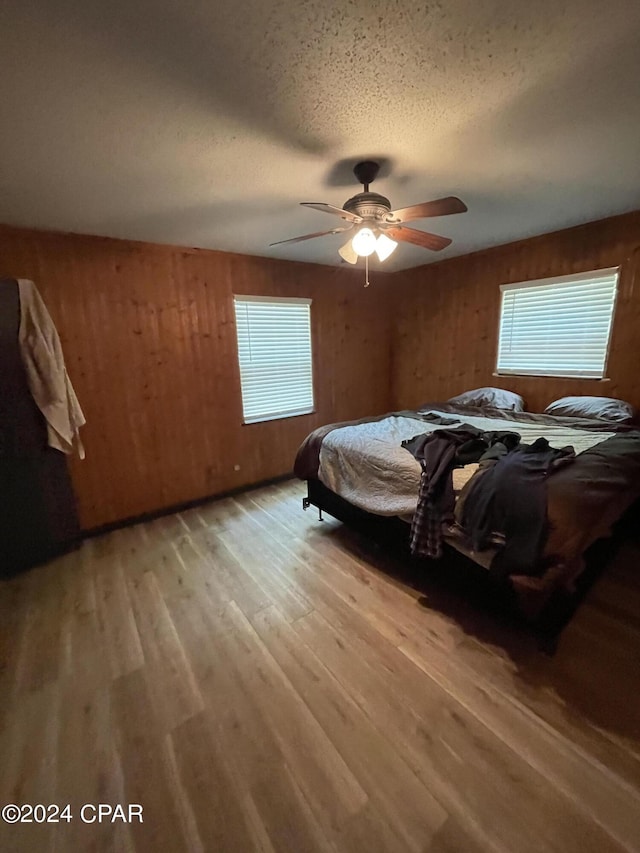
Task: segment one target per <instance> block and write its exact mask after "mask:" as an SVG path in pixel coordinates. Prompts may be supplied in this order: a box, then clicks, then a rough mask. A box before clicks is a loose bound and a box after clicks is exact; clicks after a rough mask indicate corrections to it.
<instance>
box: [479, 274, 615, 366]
mask: <svg viewBox="0 0 640 853" xmlns="http://www.w3.org/2000/svg"><path fill="white" fill-rule="evenodd" d="M606 276H615V286H614V294H613V302H612V305H611V319H610V322H609V332H608V337H607V345H606V348H605V354H604V360H603V364H602V375H601V376H581V375H579V374H576V373H566V372H564V373H563V372H561V371H560V370H558V371H557V372H552V373H549V372H542V371H535V372H534V371H533V370H531V371H529V372H521V371H516V370H509V369H508V368H507V369H505V368H502V369H501V368H500V341H501V338H502V325H503V308H504V298H505V293H509V292H511V291H514V290H527V289H534V288H535V287H541V286H553V285H558V286H562V285H565V284H572V283H578V282H588V281H589V279H591V280H595V279H597V278H604V277H606ZM619 290H620V266H615V267H605V268H603V269H595V270H585V271H584V272H581V273H571V274H570V275H560V276H548V277H546V278H538V279H531V280H529V281H518V282H513V283H508V284H501V285H500V305H499V308H498V335H497V346H496V356H495V368H494V376H524V377H528V378H531V379H535V378H547V379H574V380H585V379H586V380H588V381H590V382H608V381H609V379H608V377H607V370H608V367H609V355H610V352H611V339H612V337H613V329H614V323H615V317H616V307H617V304H618V294H619Z"/></svg>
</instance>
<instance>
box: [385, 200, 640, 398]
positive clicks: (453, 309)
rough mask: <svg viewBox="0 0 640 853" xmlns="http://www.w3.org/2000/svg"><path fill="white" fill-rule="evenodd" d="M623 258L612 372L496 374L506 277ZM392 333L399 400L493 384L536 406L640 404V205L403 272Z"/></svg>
mask: <svg viewBox="0 0 640 853" xmlns="http://www.w3.org/2000/svg"><path fill="white" fill-rule="evenodd" d="M618 265H620V267H621V274H620V283H619V292H618V301H617V306H616V313H615V318H614V325H613V331H612V337H611V347H610V354H609V363H608V370H607V376H608V379H609V381H599V380H593V379H555V378H545V377H520V376H503V377H500V376H495V375H494V370H495V363H496V356H497V338H498V325H499V311H500V288H499V285H501V284H506V283H508V282H517V281H527V280H531V279H537V278H544V277H545V276H554V275H568V274H570V273H576V272H583V271H585V270H592V269H602V268H605V267H612V266H618ZM394 291H395V293H396V295H397V299H398V305H397V313H396V324H395V333H394V338H393V342H392V353H393V356H392V361H393V363H392V389H393V394H392V400H393V405H394V407H395V408H404V407H412V406H415V405H419V404H420V403H421V402H425V401H427V400H444V399H447V398H448V397H451V396H453V395H454V394H459V393H460V392H462V391H466V390H468V389H470V388H478V387H481V386H484V385H493V386H496V387H501V388H509V389H511V390H513V391H517V392H518V393H519V394H522V396H523V397H524V398H525V401H526V403H527V408H528V409H529V410H530V411H538V412H540V411H542V410H543V409H544V407H545V406H546V405H548V404H549V403H550V402H551V401H552V400H555V399H557V398H558V397H562V396H565V395H567V394H593V395H597V396H606V397H619V398H621V399H624V400H628V401H629V402H631V403H633V404H634V405H635V406H637V407H638V408H640V212H635V213H630V214H626V215H624V216H616V217H612V218H610V219H604V220H601V221H599V222H591V223H589V224H587V225H583V226H579V227H577V228H570V229H565V230H563V231H556V232H554V233H552V234H545V235H542V236H540V237H535V238H532V239H529V240H521V241H519V242H517V243H510V244H508V245H505V246H498V247H496V248H494V249H488V250H486V251H482V252H476V253H474V254H471V255H465V256H462V257H459V258H452V259H451V260H448V261H443V262H441V263H439V264H432V265H428V266H424V267H419V268H416V269H413V270H409V271H407V272H405V273H401V274H397V276H396V279H395V280H394Z"/></svg>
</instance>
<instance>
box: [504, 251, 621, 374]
mask: <svg viewBox="0 0 640 853" xmlns="http://www.w3.org/2000/svg"><path fill="white" fill-rule="evenodd" d="M617 285H618V268H617V267H616V268H614V269H606V270H595V271H594V272H586V273H580V274H579V275H567V276H562V277H559V278H547V279H542V280H540V281H525V282H521V283H520V284H504V285H502V287H501V288H500V289H501V291H502V307H501V311H500V333H499V338H498V364H497V372H498V373H502V374H523V375H527V376H582V377H589V378H594V379H601V378H602V377H604V372H605V367H606V362H607V353H608V349H609V336H610V334H611V320H612V317H613V309H614V305H615V299H616V291H617Z"/></svg>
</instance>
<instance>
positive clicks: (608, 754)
mask: <svg viewBox="0 0 640 853" xmlns="http://www.w3.org/2000/svg"><path fill="white" fill-rule="evenodd" d="M303 493H304V486H303V485H302V484H300V483H297V482H288V483H286V484H284V485H280V486H271V487H268V488H263V489H257V490H254V491H250V492H247V493H245V494H243V495H241V496H239V497H236V498H228V499H225V500H221V501H217V502H213V503H210V504H207V505H205V506H202V507H199V508H197V509H193V510H190V511H188V512H185V513H181V514H178V515H174V516H169V517H166V518H163V519H159V520H156V521H153V522H150V523H148V524H143V525H138V526H136V527H131V528H128V529H125V530H120V531H116V532H114V533H111V534H108V535H106V536H103V537H101V538H98V539H94V540H90V541H87V542H85V543H84V545H83V546H82V548H81V549H80V550H78V551H77V552H75V553H73V554H70V555H67V556H65V557H63V558H60V559H58V560H56V561H55V562H52V563H50V564H49V565H47V566H45V567H41V568H38V569H35V570H32V571H31V572H28V573H25V574H23V575H21V576H20V577H17V578H14V579H13V580H11V581H4V582H2V584H1V585H0V619H1V623H0V624H1V629H2V669H1V670H0V694H1V697H2V699H1V706H0V767H1V776H0V805H4V804H5V803H16V804H18V805H20V804H23V803H44V804H48V803H57V804H59V805H60V806H64V805H65V804H66V803H70V804H71V811H72V813H73V815H74V818H73V820H72V821H71V822H70V823H65V822H62V823H57V824H37V823H30V824H16V825H8V824H6V823H4V824H0V849H2V850H3V851H36V850H37V851H65V853H66V851H72V850H73V851H85V850H86V851H89V850H91V851H132V852H133V851H158V850H163V851H168V853H180V851H206V852H207V853H208V851H216V853H226V851H233V853H236V851H238V853H240V851H242V853H245V851H246V853H251V851H261V852H263V853H277V851H287V853H305V851H349V853H351V851H354V853H359V851H363V853H365V852H366V853H375V852H376V851H380V853H383V852H384V853H394V851H403V853H404V851H415V853H427V852H428V853H480V851H495V853H528V851H535V853H543V851H561V853H572V851H575V853H590V851H593V853H607V851H612V852H613V851H623V850H625V851H640V699H639V696H638V686H639V678H638V677H639V676H640V574H639V573H638V571H637V569H638V561H639V557H640V549H639V548H638V545H634V544H633V543H629V544H626V545H625V546H623V548H622V549H621V550H620V551H619V553H618V554H617V556H616V557H615V558H614V560H613V561H612V564H611V566H610V567H609V569H608V571H607V572H606V574H605V575H604V576H603V577H602V578H601V579H600V581H598V583H597V584H596V585H595V586H594V588H593V589H592V591H591V593H590V594H589V597H588V598H587V600H586V601H585V603H584V604H583V606H582V607H581V609H580V610H579V611H578V613H577V615H576V617H575V618H574V620H573V622H572V623H571V624H570V626H569V627H568V628H567V630H566V631H565V633H564V635H563V637H562V640H561V643H560V647H559V650H558V652H557V654H556V656H555V657H554V658H548V657H546V656H544V655H542V654H541V653H540V652H538V651H537V649H536V646H535V643H534V642H533V641H532V640H531V638H530V637H529V636H528V635H527V634H526V633H525V632H524V631H521V630H518V628H517V627H514V626H512V625H508V624H506V623H504V622H500V621H498V620H497V619H496V618H495V617H492V616H490V615H488V614H486V613H484V612H483V611H482V610H481V609H480V608H479V607H478V606H477V604H474V602H472V601H468V600H465V599H464V598H461V597H460V596H459V595H456V594H454V593H452V592H450V591H447V590H446V588H444V587H443V585H442V583H441V582H440V583H438V582H436V581H434V580H433V579H430V578H428V577H427V578H417V577H416V576H415V570H409V569H408V568H407V567H406V566H403V565H402V564H401V563H400V562H398V561H395V560H394V559H393V558H391V557H389V556H386V555H385V554H383V553H382V552H380V551H378V550H377V549H376V548H375V546H373V545H371V544H370V543H367V542H366V541H364V540H362V539H361V538H359V537H358V536H357V535H356V534H355V533H353V532H351V531H349V530H347V529H346V528H344V527H343V526H342V525H340V524H339V523H338V522H336V521H334V520H332V519H327V520H325V521H324V522H318V520H317V515H316V514H315V512H312V511H310V512H308V513H303V512H302V510H301V497H302V495H303ZM84 803H95V804H97V803H110V804H112V805H115V804H116V803H122V804H126V803H139V804H141V805H142V806H143V819H144V822H143V823H142V824H139V823H132V824H123V823H116V824H111V823H98V822H95V823H83V822H82V821H81V820H80V817H79V810H80V807H81V806H82V805H83V804H84Z"/></svg>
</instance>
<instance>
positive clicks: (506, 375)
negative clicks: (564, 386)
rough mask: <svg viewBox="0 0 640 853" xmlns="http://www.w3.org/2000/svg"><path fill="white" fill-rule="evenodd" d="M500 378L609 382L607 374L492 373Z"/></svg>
mask: <svg viewBox="0 0 640 853" xmlns="http://www.w3.org/2000/svg"><path fill="white" fill-rule="evenodd" d="M492 376H497V377H499V378H500V379H508V378H509V377H510V376H517V377H518V378H519V379H574V380H576V381H578V382H611V379H609V377H608V376H573V375H571V374H566V373H493V374H492Z"/></svg>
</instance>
